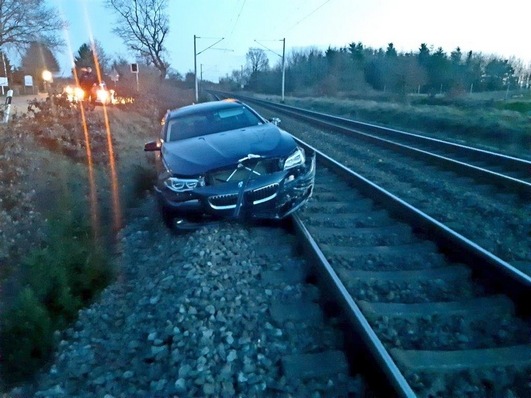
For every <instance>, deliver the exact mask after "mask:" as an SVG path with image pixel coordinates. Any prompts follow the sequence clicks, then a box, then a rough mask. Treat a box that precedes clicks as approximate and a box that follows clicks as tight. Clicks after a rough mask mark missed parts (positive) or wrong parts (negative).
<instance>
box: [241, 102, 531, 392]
mask: <svg viewBox="0 0 531 398" xmlns="http://www.w3.org/2000/svg"><path fill="white" fill-rule="evenodd" d="M242 99H244V100H245V101H246V102H254V103H259V104H260V106H263V107H267V108H270V109H275V110H276V111H277V112H278V111H279V110H281V111H282V112H283V113H285V114H286V113H287V114H289V115H290V116H293V117H296V118H299V119H301V118H302V119H304V120H305V122H309V123H311V124H312V125H315V124H317V125H319V126H321V127H326V129H328V130H334V131H340V132H341V133H345V134H348V135H349V137H351V136H352V135H353V134H355V135H356V138H361V139H362V140H364V141H367V142H370V144H376V145H380V146H382V147H385V148H387V149H389V150H391V151H398V152H400V153H401V154H405V155H407V156H408V157H414V158H416V159H421V160H422V161H424V162H427V163H429V164H435V165H436V167H437V168H443V169H444V170H447V171H451V172H452V173H456V174H457V176H456V177H457V178H462V176H467V177H472V179H473V180H474V181H475V182H474V181H473V182H472V187H473V188H472V189H474V184H476V186H477V189H478V190H480V191H481V190H484V189H485V186H484V185H480V184H485V183H487V184H488V186H495V187H496V188H495V189H496V190H497V191H498V190H501V191H502V192H504V193H505V194H507V193H509V195H515V194H516V195H518V196H519V197H520V199H521V200H523V201H526V200H527V199H528V198H529V193H530V189H529V187H530V186H531V185H530V183H529V182H530V181H531V178H530V177H531V176H530V173H531V167H529V166H530V165H531V163H530V162H528V161H525V160H521V159H515V158H511V157H507V156H503V155H498V154H494V153H489V152H486V151H477V150H474V149H473V148H467V147H465V146H461V145H455V144H450V143H445V142H442V141H438V140H433V139H424V137H421V136H416V135H412V134H407V133H403V132H397V131H395V130H391V129H384V128H381V127H377V126H371V125H364V124H358V123H357V122H353V121H349V120H346V119H340V118H335V117H332V116H328V115H322V114H316V113H314V112H307V111H304V110H294V109H293V108H290V107H285V106H282V105H278V104H270V103H264V102H262V101H255V100H254V99H252V100H251V99H247V98H242ZM362 125H363V126H362ZM362 128H363V131H357V130H361V129H362ZM391 135H393V136H394V135H396V137H391ZM397 137H398V138H397ZM338 141H339V140H338ZM398 141H399V142H398ZM301 144H302V145H305V146H307V147H308V145H307V144H304V143H303V142H301ZM336 144H337V143H336ZM336 146H337V145H336ZM344 146H345V147H347V149H344V151H345V152H348V151H349V149H352V144H351V143H350V141H348V142H344ZM308 149H311V150H316V148H311V147H309V148H308ZM316 152H317V153H318V169H317V176H316V186H315V190H314V196H313V198H312V199H311V201H310V202H309V203H308V205H307V206H306V207H305V209H304V210H303V211H302V212H300V213H298V215H296V216H295V217H294V222H293V224H294V228H295V230H296V233H297V235H298V236H299V239H300V241H301V244H302V246H303V247H304V252H305V253H306V255H307V256H308V257H309V259H310V261H311V263H312V264H313V266H314V272H315V274H316V275H317V278H316V280H318V281H319V283H320V284H321V285H322V287H323V288H324V289H325V290H326V291H327V292H328V297H329V298H330V300H332V301H333V302H334V303H336V304H338V305H339V307H340V308H341V313H342V314H343V317H344V319H345V320H346V323H347V324H348V325H349V326H350V328H351V329H350V332H345V333H346V335H347V336H349V333H350V334H351V335H355V336H356V337H352V339H351V340H352V341H351V347H350V349H349V351H350V352H351V353H352V352H354V357H355V359H354V360H353V361H351V363H353V364H354V367H355V368H356V367H357V368H358V369H354V370H355V371H356V370H361V369H364V370H365V372H364V373H365V374H366V376H367V377H368V378H369V379H372V384H374V381H375V380H376V385H380V386H382V389H383V396H386V395H388V394H389V395H396V396H457V395H461V394H468V395H470V396H503V395H511V394H512V395H513V396H529V395H530V394H531V333H530V331H531V328H530V318H529V317H530V313H529V310H528V309H527V307H526V303H528V302H529V299H530V298H531V294H530V293H531V278H530V277H529V276H528V275H526V274H525V273H523V272H521V271H519V270H518V269H516V268H514V267H512V266H511V265H510V264H509V263H507V262H506V261H504V260H502V259H500V258H499V257H497V256H496V255H494V254H492V253H491V252H489V251H487V250H485V249H483V248H482V247H481V245H479V244H476V243H474V242H473V241H471V240H470V239H467V238H465V237H464V236H462V235H460V234H459V233H457V232H455V231H454V230H452V229H451V228H449V227H448V226H446V225H444V224H442V223H441V222H438V221H437V220H435V219H433V218H432V217H430V216H428V215H427V214H424V213H423V212H421V211H419V210H417V209H416V208H414V207H413V206H411V205H409V204H408V203H406V202H405V201H403V200H401V199H400V198H398V197H396V196H395V195H393V194H391V193H389V192H387V191H385V190H384V189H382V188H380V187H378V186H377V185H376V184H375V183H373V182H371V181H369V180H367V179H366V178H364V177H362V176H361V175H359V174H356V173H354V172H353V171H351V170H349V169H348V168H347V167H345V166H343V165H341V164H340V163H338V162H336V161H334V160H333V159H331V158H329V157H328V156H326V155H325V154H324V153H321V152H319V151H317V150H316ZM347 157H348V156H345V158H347ZM430 167H431V166H430ZM487 190H490V188H488V187H487ZM522 221H523V222H525V220H522ZM465 223H466V222H465ZM348 340H349V339H348V338H347V345H348ZM360 341H362V343H360ZM360 358H362V359H360ZM356 364H358V365H357V366H356Z"/></svg>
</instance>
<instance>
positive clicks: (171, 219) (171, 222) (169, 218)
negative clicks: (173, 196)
mask: <svg viewBox="0 0 531 398" xmlns="http://www.w3.org/2000/svg"><path fill="white" fill-rule="evenodd" d="M160 214H161V215H162V222H164V225H166V227H168V228H169V229H174V228H175V215H174V214H173V213H172V212H171V211H170V210H169V209H168V208H166V207H164V206H161V208H160Z"/></svg>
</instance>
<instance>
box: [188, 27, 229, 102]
mask: <svg viewBox="0 0 531 398" xmlns="http://www.w3.org/2000/svg"><path fill="white" fill-rule="evenodd" d="M197 39H206V37H199V36H196V35H194V80H195V102H199V86H198V83H197V56H198V55H199V54H201V53H204V52H205V51H206V50H208V49H209V48H212V47H214V46H215V45H216V44H218V43H219V42H220V41H221V40H223V39H224V37H222V38H221V39H219V40H218V41H217V42H215V43H214V44H212V45H210V46H208V47H207V48H205V49H204V50H202V51H199V52H197V46H196V41H197ZM228 51H231V50H228Z"/></svg>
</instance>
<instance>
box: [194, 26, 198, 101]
mask: <svg viewBox="0 0 531 398" xmlns="http://www.w3.org/2000/svg"><path fill="white" fill-rule="evenodd" d="M195 41H196V35H194V80H195V102H199V92H198V87H197V47H196V45H195Z"/></svg>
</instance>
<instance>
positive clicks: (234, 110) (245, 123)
mask: <svg viewBox="0 0 531 398" xmlns="http://www.w3.org/2000/svg"><path fill="white" fill-rule="evenodd" d="M262 123H263V120H262V119H260V118H259V117H258V116H257V115H255V114H254V113H253V112H252V111H250V110H249V109H248V108H246V107H245V106H241V107H230V108H224V109H223V108H222V109H216V110H211V111H208V112H203V113H194V114H188V115H184V116H180V117H176V118H173V119H170V120H169V121H168V127H167V130H166V131H167V132H166V138H167V141H168V142H170V141H177V140H184V139H186V138H192V137H199V136H201V135H207V134H214V133H219V132H221V131H229V130H237V129H241V128H244V127H250V126H256V125H259V124H262Z"/></svg>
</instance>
